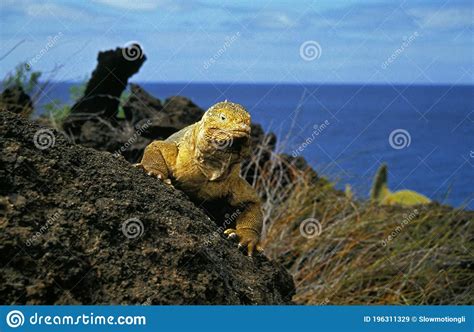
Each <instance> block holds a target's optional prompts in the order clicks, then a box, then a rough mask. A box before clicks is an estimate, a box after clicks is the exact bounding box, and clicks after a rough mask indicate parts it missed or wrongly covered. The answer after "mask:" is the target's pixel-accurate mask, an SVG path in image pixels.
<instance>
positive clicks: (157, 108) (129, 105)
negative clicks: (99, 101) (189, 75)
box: [123, 84, 204, 140]
mask: <svg viewBox="0 0 474 332" xmlns="http://www.w3.org/2000/svg"><path fill="white" fill-rule="evenodd" d="M130 86H131V94H130V97H129V98H128V100H127V101H126V103H125V104H124V106H123V109H124V112H125V118H126V120H127V121H130V122H131V123H133V124H134V125H135V126H138V127H143V124H144V123H146V121H150V125H149V126H147V128H146V130H145V131H144V132H143V134H142V135H143V136H144V137H148V138H151V139H154V140H156V139H166V138H167V137H169V136H170V135H172V134H174V133H175V132H177V131H179V130H181V129H183V128H184V127H187V126H189V125H191V124H193V123H195V122H197V121H199V120H201V118H202V116H203V114H204V110H203V109H202V108H200V107H199V106H197V105H196V104H194V103H193V102H192V101H191V100H190V99H188V98H186V97H182V96H174V97H170V98H168V99H166V100H165V102H164V105H162V104H161V101H160V100H159V99H157V98H155V97H153V96H152V95H150V94H149V93H148V92H146V91H145V90H144V89H143V88H142V87H140V86H139V85H137V84H131V85H130Z"/></svg>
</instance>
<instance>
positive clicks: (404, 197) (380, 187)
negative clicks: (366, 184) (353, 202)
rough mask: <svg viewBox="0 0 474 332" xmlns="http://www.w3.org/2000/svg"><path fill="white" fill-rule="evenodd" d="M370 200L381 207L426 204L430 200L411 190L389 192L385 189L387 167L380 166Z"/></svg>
mask: <svg viewBox="0 0 474 332" xmlns="http://www.w3.org/2000/svg"><path fill="white" fill-rule="evenodd" d="M370 199H371V200H372V201H373V202H376V203H378V204H381V205H396V204H399V205H405V206H410V205H418V204H428V203H430V202H431V200H430V199H429V198H428V197H426V196H424V195H422V194H419V193H417V192H416V191H412V190H399V191H396V192H391V191H390V189H388V187H387V165H385V164H384V165H382V166H380V168H379V170H378V171H377V174H376V175H375V178H374V183H373V184H372V189H371V191H370Z"/></svg>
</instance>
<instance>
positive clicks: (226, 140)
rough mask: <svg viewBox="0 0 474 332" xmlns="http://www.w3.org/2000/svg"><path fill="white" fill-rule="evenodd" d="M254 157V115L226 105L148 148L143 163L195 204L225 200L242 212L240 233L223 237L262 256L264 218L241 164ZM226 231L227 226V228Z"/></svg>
mask: <svg viewBox="0 0 474 332" xmlns="http://www.w3.org/2000/svg"><path fill="white" fill-rule="evenodd" d="M249 153H250V114H249V113H248V112H247V111H246V110H245V108H244V107H243V106H241V105H239V104H235V103H232V102H228V101H224V102H220V103H217V104H215V105H214V106H212V107H210V108H209V109H208V110H207V111H206V112H205V113H204V115H203V117H202V119H201V120H200V121H198V122H196V123H194V124H192V125H190V126H188V127H185V128H183V129H181V130H180V131H178V132H176V133H174V134H173V135H171V136H170V137H168V138H167V139H166V140H164V141H154V142H152V143H151V144H150V145H148V146H147V147H146V148H145V152H144V155H143V158H142V160H141V162H140V163H138V164H135V166H137V167H141V168H143V169H144V170H145V171H146V172H147V174H148V175H151V176H155V177H157V178H158V179H160V180H162V181H164V182H165V183H167V184H170V185H173V186H175V187H176V188H178V189H181V190H183V191H184V192H185V193H187V194H188V195H189V196H191V198H192V199H194V200H195V201H201V202H205V201H211V200H215V199H224V200H226V201H227V202H228V203H229V204H230V206H232V207H238V208H239V210H238V211H240V214H239V215H238V217H237V219H236V221H235V228H229V229H226V230H225V231H224V234H226V235H227V236H228V237H229V238H237V239H238V240H239V247H245V246H246V247H247V252H248V255H249V256H252V254H253V253H254V252H255V250H257V251H263V249H262V247H261V246H260V243H259V239H260V233H261V230H262V223H263V216H262V212H261V203H260V200H259V197H258V195H257V193H256V192H255V191H254V190H253V188H252V187H251V186H250V185H249V184H248V183H247V181H246V180H245V179H243V178H242V177H241V176H240V163H241V161H242V160H243V159H244V158H245V157H246V156H248V154H249ZM226 226H227V225H226Z"/></svg>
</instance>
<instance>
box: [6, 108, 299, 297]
mask: <svg viewBox="0 0 474 332" xmlns="http://www.w3.org/2000/svg"><path fill="white" fill-rule="evenodd" d="M39 129H40V127H39V126H37V125H36V124H33V123H31V122H28V121H27V120H24V119H22V118H20V117H19V116H17V115H15V114H13V113H10V112H0V264H1V269H0V299H1V300H2V304H12V303H35V304H53V303H55V304H60V303H84V304H96V303H128V304H139V303H148V304H281V303H290V302H289V301H290V298H291V296H292V294H293V293H294V284H293V281H292V278H291V276H290V275H289V274H288V273H287V272H286V271H285V270H284V269H283V268H282V267H280V266H279V265H277V264H276V263H274V262H271V261H268V260H267V259H266V258H265V257H262V256H260V257H254V258H249V257H246V256H244V255H243V254H242V253H241V252H239V251H238V250H237V248H236V245H235V243H232V242H230V241H229V240H226V239H224V238H222V237H221V236H220V235H218V234H219V233H217V232H216V231H217V226H216V225H215V224H214V223H213V222H212V221H210V220H209V219H208V218H207V216H206V215H205V214H204V213H203V211H202V210H200V209H198V208H197V207H196V206H195V205H194V204H193V203H191V202H190V201H189V200H188V199H187V197H186V196H185V195H184V194H183V193H181V192H179V191H176V190H174V189H172V188H168V187H166V186H165V185H163V184H161V183H160V182H159V181H157V180H156V179H153V178H151V177H148V176H146V175H145V174H144V173H143V172H142V171H140V170H138V169H134V168H132V167H130V165H129V163H128V162H126V161H125V160H124V159H122V157H114V156H112V155H111V154H110V153H108V152H98V151H95V150H93V149H89V148H86V147H82V146H79V145H72V144H70V143H69V142H67V141H66V140H65V139H64V138H63V137H62V136H61V135H60V134H59V133H58V132H56V131H53V132H52V133H53V134H54V137H55V139H54V145H51V146H49V144H47V143H48V141H47V140H43V141H42V143H41V146H42V147H47V146H49V147H48V148H46V149H38V148H37V147H36V146H35V144H34V136H35V133H38V130H39ZM49 142H51V141H49ZM127 220H129V221H128V222H127ZM130 220H131V221H130ZM133 223H135V226H137V227H136V228H133V227H129V228H128V227H126V226H127V225H128V226H131V225H133ZM140 224H141V225H143V227H141V225H140ZM126 234H127V235H128V237H127V236H126ZM134 235H138V236H136V237H135V238H130V237H131V236H134Z"/></svg>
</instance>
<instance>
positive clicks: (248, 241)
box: [224, 228, 263, 256]
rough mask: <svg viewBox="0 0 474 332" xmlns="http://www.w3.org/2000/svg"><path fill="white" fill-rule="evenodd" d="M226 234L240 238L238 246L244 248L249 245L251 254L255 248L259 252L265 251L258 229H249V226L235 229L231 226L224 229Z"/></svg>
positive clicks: (228, 236) (248, 252)
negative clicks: (260, 242) (259, 240)
mask: <svg viewBox="0 0 474 332" xmlns="http://www.w3.org/2000/svg"><path fill="white" fill-rule="evenodd" d="M224 234H225V235H227V238H230V239H234V238H238V239H239V244H238V245H237V247H238V248H239V249H240V248H243V247H247V254H248V255H249V256H253V253H254V252H255V250H256V251H257V252H259V253H263V248H262V246H260V244H259V243H258V234H257V232H256V231H254V230H252V229H249V228H242V229H233V228H229V229H226V230H225V231H224Z"/></svg>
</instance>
